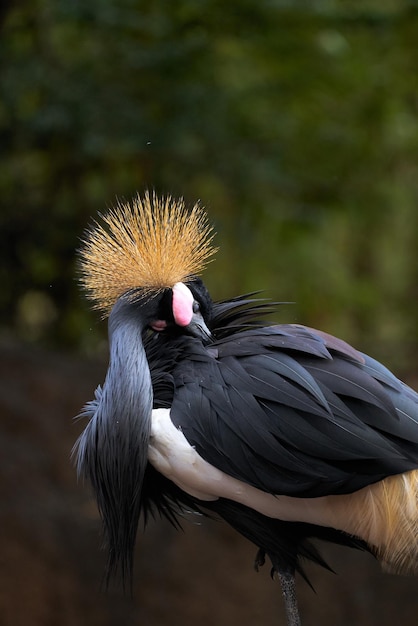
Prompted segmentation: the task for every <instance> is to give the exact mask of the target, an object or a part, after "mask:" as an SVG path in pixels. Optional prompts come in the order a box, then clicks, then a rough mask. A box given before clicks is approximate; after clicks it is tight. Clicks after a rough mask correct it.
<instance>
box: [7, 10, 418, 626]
mask: <svg viewBox="0 0 418 626" xmlns="http://www.w3.org/2000/svg"><path fill="white" fill-rule="evenodd" d="M417 42H418V1H417V0H409V1H406V0H404V1H403V0H362V1H357V2H356V1H354V0H309V1H308V0H299V1H298V0H229V1H228V2H226V1H223V2H221V1H220V0H173V1H171V0H147V1H144V0H3V3H2V4H1V7H0V233H1V246H0V255H1V263H0V272H1V276H0V280H1V289H0V417H1V428H0V458H1V471H0V528H1V533H0V623H1V624H5V625H6V626H26V625H27V624H28V623H30V624H32V626H46V625H47V624H48V625H49V624H51V625H52V626H55V624H60V625H61V626H75V625H77V626H84V624H85V625H86V626H120V625H121V624H141V626H147V625H148V624H150V625H152V626H156V625H157V624H158V625H159V626H163V625H164V626H165V625H167V626H168V624H173V623H175V620H174V622H173V616H177V618H178V621H179V623H180V621H181V623H182V624H183V625H184V626H189V625H190V626H192V625H194V624H196V623H199V624H201V625H202V626H210V625H212V624H214V623H216V624H217V626H223V625H225V626H226V625H228V626H230V624H231V623H243V624H259V623H263V624H264V626H270V624H271V625H273V624H279V623H283V620H284V616H283V607H282V604H281V602H280V592H279V590H278V587H277V586H275V585H273V584H271V585H270V584H269V577H268V572H263V574H260V575H258V576H255V574H254V573H253V572H252V570H251V565H252V559H253V557H254V550H253V548H252V547H251V546H250V545H249V544H248V543H246V542H245V541H244V540H243V539H241V538H239V537H238V535H236V534H234V533H232V532H231V531H229V530H228V529H227V528H226V527H225V526H220V525H219V524H218V525H217V524H216V523H210V522H206V523H205V524H203V525H202V527H198V526H196V525H193V526H192V527H191V528H190V526H191V525H188V526H187V530H188V532H187V533H185V534H178V535H174V534H173V533H172V532H171V531H170V530H169V529H167V527H166V526H161V525H157V524H156V525H154V526H152V527H151V529H150V531H149V532H148V534H147V535H146V538H145V539H142V538H141V539H140V540H139V544H140V554H138V557H137V569H136V579H135V582H134V589H135V599H134V600H132V599H130V598H123V596H121V594H119V595H117V594H116V595H114V594H111V595H110V596H103V595H101V594H100V593H99V591H98V589H99V585H100V576H101V573H102V571H103V561H104V557H103V555H102V553H100V550H99V547H100V536H99V520H98V515H97V508H96V505H95V503H94V502H93V501H92V499H91V497H90V492H89V490H88V488H87V487H85V488H83V487H82V486H81V485H77V482H76V477H75V471H74V469H73V467H72V465H71V462H70V461H69V457H70V453H71V447H72V445H73V443H74V441H75V439H76V437H77V434H78V432H80V430H81V429H82V428H83V426H84V424H83V423H82V422H79V423H75V424H74V423H73V422H72V420H71V418H72V416H73V415H75V414H76V413H77V412H78V411H79V410H80V407H81V406H82V405H83V403H84V402H86V401H87V400H89V399H91V397H92V395H93V390H94V387H95V386H96V385H97V384H98V383H100V382H101V381H102V380H103V375H104V372H105V368H106V324H105V323H102V322H100V320H99V319H98V316H97V315H96V314H94V313H91V312H90V311H89V307H88V303H87V302H86V301H85V300H84V299H83V297H82V295H81V294H80V290H79V288H78V285H77V279H76V262H75V251H76V249H77V248H78V247H79V245H80V238H81V237H82V235H83V231H84V230H85V229H86V227H87V226H88V225H89V224H90V223H91V221H92V219H94V218H95V216H97V212H98V211H101V212H103V211H105V210H106V207H109V206H112V205H113V204H114V203H115V202H116V198H120V199H130V198H131V197H132V196H133V195H134V194H136V193H137V192H140V193H143V192H144V191H145V190H146V189H154V190H155V191H157V192H158V193H162V194H172V195H173V196H183V197H184V198H185V200H186V202H187V203H189V204H193V203H194V202H195V201H196V200H197V199H200V201H201V203H202V204H203V205H204V206H205V207H206V208H207V211H208V214H209V218H210V221H211V222H212V223H213V224H214V227H215V230H216V232H217V237H216V244H217V245H219V246H220V251H219V252H218V254H217V259H216V261H215V262H214V263H211V264H210V265H209V267H208V269H207V271H206V273H205V281H206V283H207V285H208V287H209V288H210V291H211V293H212V296H213V297H214V298H215V299H218V298H225V297H228V296H233V295H237V294H239V293H243V292H246V291H251V290H258V289H262V290H264V291H265V295H266V296H267V297H271V298H272V299H274V300H279V301H287V302H292V303H293V304H288V305H286V306H284V307H282V308H281V309H280V310H279V312H278V315H277V321H283V322H299V323H303V324H307V325H311V326H314V327H315V326H316V327H319V328H321V329H323V330H326V331H328V332H331V333H334V334H336V335H338V336H341V337H342V338H344V339H346V340H347V341H349V342H351V343H353V344H354V345H355V346H356V347H358V348H359V349H362V350H364V351H367V352H370V353H371V354H372V355H373V356H375V357H376V358H378V359H380V360H382V361H384V362H385V363H386V364H387V365H389V367H391V369H393V370H394V371H395V372H396V373H397V374H398V375H399V376H400V377H402V378H404V379H406V380H407V381H408V382H410V383H412V384H413V385H415V386H416V383H417V381H418V368H417V363H418V357H417V355H418V315H417V312H418V262H417V259H418V44H417ZM331 552H332V551H331ZM330 564H331V566H332V567H333V568H334V569H336V570H337V571H342V572H343V576H344V575H345V578H344V577H342V578H339V579H336V578H335V577H332V576H331V574H329V573H326V572H321V571H319V570H318V568H316V569H314V570H313V571H312V573H311V572H309V574H310V575H311V577H312V581H313V583H314V586H315V588H316V589H317V590H318V595H317V596H315V595H314V594H313V593H311V590H310V589H309V588H308V587H307V586H306V585H303V584H302V583H301V582H299V583H298V585H299V598H300V600H301V607H302V614H303V623H304V626H305V625H306V626H309V625H310V624H312V625H313V624H316V625H318V624H328V623H330V624H333V625H335V624H339V625H340V626H343V625H344V626H353V624H356V626H372V625H376V626H377V625H379V626H393V624H394V623H399V624H403V625H405V626H406V625H408V626H409V625H410V626H416V623H417V620H416V615H417V595H416V584H417V581H416V579H408V580H407V579H404V578H400V577H397V578H395V577H390V576H384V575H382V574H381V573H380V570H379V568H378V566H377V565H376V564H375V563H374V562H373V560H372V559H371V558H366V556H365V555H359V554H357V553H354V552H351V553H349V552H347V551H345V552H344V551H338V549H336V551H334V552H332V554H331V558H330ZM344 572H345V574H344ZM208 599H209V600H208ZM278 617H280V618H281V620H282V621H280V620H278Z"/></svg>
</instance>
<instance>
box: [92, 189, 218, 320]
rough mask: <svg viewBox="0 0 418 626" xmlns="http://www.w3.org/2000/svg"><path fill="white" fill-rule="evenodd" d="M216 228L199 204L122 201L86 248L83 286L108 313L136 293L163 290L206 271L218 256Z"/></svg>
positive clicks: (97, 226)
mask: <svg viewBox="0 0 418 626" xmlns="http://www.w3.org/2000/svg"><path fill="white" fill-rule="evenodd" d="M213 236H214V235H213V234H212V228H211V226H210V225H209V223H208V220H207V216H206V213H205V211H204V209H203V208H202V207H201V206H200V205H199V204H198V203H197V204H195V205H194V207H193V208H192V209H191V210H188V209H187V208H186V206H185V203H184V200H183V199H182V198H180V199H173V198H171V197H170V196H167V197H157V196H156V195H155V194H152V195H151V194H149V193H146V194H145V196H144V197H143V198H141V197H139V196H137V197H136V198H134V200H133V201H132V202H131V203H118V205H117V206H116V207H115V208H113V209H110V211H109V212H108V213H107V214H106V215H104V216H101V223H99V222H96V223H95V225H94V226H93V227H92V228H91V229H90V231H89V232H88V233H87V236H86V238H85V239H84V241H83V247H82V248H81V250H80V270H81V284H82V286H83V287H84V289H85V290H86V292H87V296H88V297H89V298H90V299H91V300H92V301H93V302H94V308H96V309H99V310H101V311H103V313H104V315H105V316H106V315H108V314H109V312H110V310H111V308H112V307H113V305H114V304H115V302H116V300H117V299H118V298H120V297H121V296H122V295H123V294H125V293H127V292H130V291H132V290H134V289H135V290H138V289H139V290H141V291H142V292H143V293H150V292H158V291H160V290H162V289H165V288H167V287H172V286H173V285H174V284H175V283H177V282H184V281H186V280H187V279H190V278H191V277H192V276H196V275H198V274H200V273H201V272H202V270H203V269H204V268H205V266H206V265H207V263H208V261H209V260H210V257H211V256H212V255H213V254H214V253H215V252H216V248H214V247H213V246H212V240H213Z"/></svg>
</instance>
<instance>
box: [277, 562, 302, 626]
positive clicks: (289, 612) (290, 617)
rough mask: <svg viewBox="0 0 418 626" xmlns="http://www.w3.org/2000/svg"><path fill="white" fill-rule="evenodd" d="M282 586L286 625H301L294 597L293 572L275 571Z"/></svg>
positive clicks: (296, 601)
mask: <svg viewBox="0 0 418 626" xmlns="http://www.w3.org/2000/svg"><path fill="white" fill-rule="evenodd" d="M277 575H278V577H279V580H280V584H281V586H282V593H283V598H284V606H285V610H286V618H287V626H301V621H300V616H299V608H298V600H297V597H296V584H295V574H294V572H290V571H289V570H282V571H279V572H277Z"/></svg>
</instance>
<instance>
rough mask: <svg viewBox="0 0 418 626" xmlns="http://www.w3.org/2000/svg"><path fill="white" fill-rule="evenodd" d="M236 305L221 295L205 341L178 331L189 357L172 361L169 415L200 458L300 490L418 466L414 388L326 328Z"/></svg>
mask: <svg viewBox="0 0 418 626" xmlns="http://www.w3.org/2000/svg"><path fill="white" fill-rule="evenodd" d="M243 305H245V306H248V304H247V301H245V300H240V301H235V302H234V303H233V304H232V310H233V315H232V314H231V315H230V316H229V317H228V306H227V303H222V311H221V316H220V318H221V321H222V333H221V335H220V337H219V338H218V339H217V340H215V342H214V343H213V344H212V345H211V346H209V348H205V347H204V346H202V344H201V343H200V342H199V341H197V340H195V339H193V338H185V337H183V338H182V339H181V341H182V342H184V354H187V356H188V360H187V363H186V362H185V361H183V360H182V358H181V356H180V357H179V359H178V364H177V366H175V367H174V368H173V380H174V386H175V392H174V397H173V404H172V410H171V416H172V420H173V422H174V423H175V424H176V425H177V426H178V427H179V428H181V429H182V431H183V433H184V434H185V436H186V438H187V439H188V440H189V442H190V443H191V444H192V445H193V446H195V447H196V449H197V450H198V452H199V454H201V456H203V458H205V459H206V460H207V461H208V462H210V463H212V464H213V465H215V466H217V467H218V468H220V469H221V470H223V471H225V472H226V473H228V474H230V475H232V476H235V477H237V478H239V479H240V480H243V481H245V482H248V483H249V484H252V485H254V486H256V487H258V488H260V489H263V490H265V491H268V492H271V493H278V494H287V495H293V496H300V497H316V496H322V495H329V494H335V493H348V492H351V491H355V490H357V489H360V488H361V487H364V486H366V485H368V484H370V483H372V482H375V481H378V480H381V479H382V478H384V477H386V476H388V475H391V474H396V473H401V472H404V471H408V470H411V469H414V468H416V467H418V447H417V441H418V423H417V422H418V396H417V394H415V392H413V391H412V390H410V389H409V388H408V387H406V386H405V385H403V383H401V382H400V381H398V380H397V379H396V378H395V377H394V376H393V375H392V374H391V373H390V372H389V371H388V370H387V369H386V368H384V366H382V365H380V364H379V363H377V362H376V361H374V360H373V359H371V358H369V357H367V356H365V355H363V354H361V353H360V352H357V351H356V350H355V349H354V348H352V347H351V346H348V344H346V343H345V342H343V341H342V340H339V339H336V338H334V337H332V336H330V335H327V334H325V333H321V332H319V331H318V332H317V331H314V330H312V329H309V328H306V327H303V326H299V325H289V324H283V325H275V326H267V327H266V326H260V327H259V326H257V324H256V323H253V325H251V326H249V325H248V320H249V319H251V311H249V312H248V311H247V313H246V314H245V315H244V318H243V320H244V321H243V323H242V325H240V323H239V319H240V316H239V313H240V311H241V312H242V306H243ZM258 306H259V305H257V307H258ZM236 307H239V311H238V312H237V309H236ZM257 307H254V308H255V309H256V310H257ZM252 312H254V311H252ZM215 320H216V315H215ZM228 320H229V321H230V326H229V334H228V333H227V332H226V330H227V329H228ZM237 329H238V330H237ZM214 334H215V335H216V326H215V329H214ZM186 344H187V345H186Z"/></svg>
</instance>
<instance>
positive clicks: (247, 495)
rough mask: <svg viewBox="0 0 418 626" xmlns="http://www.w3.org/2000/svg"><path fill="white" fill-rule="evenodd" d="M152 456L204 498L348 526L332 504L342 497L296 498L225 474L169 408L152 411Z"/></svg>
mask: <svg viewBox="0 0 418 626" xmlns="http://www.w3.org/2000/svg"><path fill="white" fill-rule="evenodd" d="M148 459H149V461H150V463H151V464H152V465H153V466H154V467H155V469H156V470H157V471H158V472H160V473H161V474H163V475H164V476H165V477H166V478H168V479H169V480H171V481H172V482H173V483H175V484H176V485H177V486H178V487H180V489H183V491H185V492H186V493H188V494H190V495H191V496H194V497H196V498H199V499H200V500H217V499H218V498H227V499H229V500H233V501H234V502H239V503H240V504H244V505H246V506H247V507H249V508H252V509H254V510H256V511H258V512H259V513H262V514H263V515H267V516H268V517H273V518H276V519H282V520H285V521H302V522H309V523H312V524H319V525H320V526H329V525H332V526H333V527H334V528H341V530H343V529H344V528H343V527H342V526H341V525H338V522H339V520H338V519H335V518H336V517H338V515H337V516H336V515H335V514H334V510H333V507H330V506H329V505H330V501H331V500H332V499H338V498H339V497H341V496H331V497H322V498H292V497H289V496H280V495H273V494H270V493H265V492H264V491H261V490H260V489H257V488H255V487H253V486H252V485H249V484H247V483H244V482H242V481H240V480H238V479H236V478H233V477H232V476H229V475H228V474H225V473H224V472H222V471H221V470H219V469H217V468H216V467H214V466H213V465H211V464H210V463H208V462H207V461H205V460H204V459H203V458H202V457H201V456H200V455H199V454H198V453H197V452H196V450H195V449H194V448H193V446H191V445H190V444H189V442H188V441H187V439H186V437H185V436H184V435H183V433H182V432H181V430H179V429H177V428H176V427H175V426H174V424H173V422H172V421H171V419H170V410H169V409H154V410H153V412H152V426H151V439H150V445H149V451H148ZM336 524H337V525H336Z"/></svg>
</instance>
